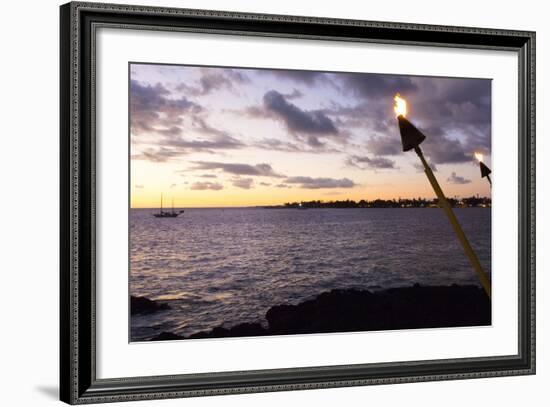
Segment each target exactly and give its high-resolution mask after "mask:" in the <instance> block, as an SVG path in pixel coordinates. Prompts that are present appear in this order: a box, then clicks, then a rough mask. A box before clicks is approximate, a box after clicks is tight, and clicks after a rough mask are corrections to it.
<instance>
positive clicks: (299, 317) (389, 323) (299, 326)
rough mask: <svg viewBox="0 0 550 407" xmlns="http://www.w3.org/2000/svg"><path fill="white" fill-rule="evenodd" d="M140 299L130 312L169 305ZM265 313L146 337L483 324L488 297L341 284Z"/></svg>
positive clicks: (463, 291)
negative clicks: (208, 327) (249, 320)
mask: <svg viewBox="0 0 550 407" xmlns="http://www.w3.org/2000/svg"><path fill="white" fill-rule="evenodd" d="M138 298H139V300H137V299H138ZM143 299H144V297H132V299H131V312H132V315H135V314H138V313H149V312H157V311H159V310H162V309H166V307H168V306H167V305H166V304H158V303H156V302H155V301H151V300H148V299H146V298H145V300H147V301H144V300H143ZM134 304H135V306H134ZM265 319H266V320H267V327H266V326H264V325H262V324H261V323H260V322H255V323H242V324H238V325H235V326H232V327H225V326H223V325H222V326H218V327H215V328H213V329H211V330H209V331H201V332H196V333H194V334H191V335H188V336H181V335H178V334H175V333H173V332H162V333H160V334H159V335H157V336H155V337H154V338H151V339H150V340H152V341H163V340H179V339H200V338H229V337H246V336H265V335H291V334H309V333H329V332H354V331H380V330H395V329H413V328H443V327H461V326H483V325H490V324H491V302H490V300H489V299H488V297H487V296H486V295H485V293H484V292H483V290H482V289H481V288H480V287H478V286H475V285H463V286H459V285H451V286H420V285H418V284H415V285H414V286H411V287H400V288H390V289H386V290H380V291H368V290H358V289H345V290H332V291H329V292H324V293H322V294H320V295H318V296H317V297H315V298H313V299H311V300H307V301H304V302H301V303H299V304H296V305H288V304H285V305H276V306H273V307H271V308H270V309H269V310H268V311H267V313H266V316H265Z"/></svg>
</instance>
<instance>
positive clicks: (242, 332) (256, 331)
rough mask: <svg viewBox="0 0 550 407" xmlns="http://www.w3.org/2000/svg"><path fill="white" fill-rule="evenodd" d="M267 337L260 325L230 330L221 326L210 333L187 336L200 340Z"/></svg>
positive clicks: (237, 327)
mask: <svg viewBox="0 0 550 407" xmlns="http://www.w3.org/2000/svg"><path fill="white" fill-rule="evenodd" d="M263 335H269V333H268V331H267V330H266V329H265V328H264V327H263V326H262V325H261V324H260V323H252V324H251V323H248V322H245V323H243V324H238V325H235V326H233V327H231V328H224V327H221V326H218V327H215V328H213V329H212V330H210V331H201V332H197V333H194V334H191V335H189V336H188V337H187V338H188V339H201V338H231V337H243V336H263Z"/></svg>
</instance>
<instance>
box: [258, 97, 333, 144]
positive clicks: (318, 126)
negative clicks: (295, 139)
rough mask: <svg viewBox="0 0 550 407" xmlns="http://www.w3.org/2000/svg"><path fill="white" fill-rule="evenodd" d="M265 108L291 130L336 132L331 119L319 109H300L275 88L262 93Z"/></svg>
mask: <svg viewBox="0 0 550 407" xmlns="http://www.w3.org/2000/svg"><path fill="white" fill-rule="evenodd" d="M264 106H265V108H266V109H267V110H268V111H270V112H272V113H274V114H275V115H276V116H278V117H279V118H280V119H282V120H283V122H284V123H285V124H286V126H287V128H288V130H289V131H291V132H297V133H311V134H337V133H338V130H337V129H336V127H335V126H334V123H333V121H332V120H331V119H330V118H329V117H328V116H326V115H325V114H324V113H323V112H322V111H320V110H309V111H308V110H302V109H300V108H299V107H298V106H296V105H294V104H292V103H289V102H287V100H286V99H285V97H284V96H283V95H282V94H281V93H279V92H277V91H276V90H270V91H269V92H267V93H266V94H265V95H264Z"/></svg>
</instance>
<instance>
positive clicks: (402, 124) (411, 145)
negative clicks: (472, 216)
mask: <svg viewBox="0 0 550 407" xmlns="http://www.w3.org/2000/svg"><path fill="white" fill-rule="evenodd" d="M394 100H395V112H396V114H397V121H398V123H399V130H400V133H401V141H402V143H403V151H409V150H412V149H414V151H415V152H416V154H417V155H418V157H419V158H420V161H422V165H423V166H424V172H425V173H426V176H427V177H428V180H429V181H430V184H431V185H432V188H433V190H434V192H435V194H436V195H437V198H438V200H439V206H440V207H441V209H443V212H445V215H447V218H448V219H449V222H450V223H451V226H452V227H453V230H454V232H455V234H456V237H457V238H458V241H459V242H460V244H461V245H462V248H463V249H464V253H465V254H466V257H468V259H469V260H470V263H471V264H472V266H473V268H474V270H475V272H476V274H477V276H478V278H479V281H480V283H481V286H482V287H483V289H484V290H485V293H486V294H487V296H488V297H489V298H491V283H490V281H489V278H488V277H487V275H486V274H485V272H484V271H483V268H482V267H481V263H480V262H479V259H478V258H477V255H476V253H475V252H474V249H473V248H472V246H471V245H470V242H469V241H468V238H467V237H466V235H465V234H464V231H463V230H462V227H461V226H460V223H458V219H457V218H456V215H455V213H454V212H453V209H452V208H451V205H450V204H449V201H448V200H447V198H446V197H445V194H444V193H443V190H442V189H441V187H440V186H439V183H438V182H437V179H436V178H435V175H434V173H433V171H432V169H431V167H430V166H429V165H428V162H427V161H426V158H425V157H424V154H423V153H422V150H421V149H420V143H422V142H423V141H424V139H425V138H426V136H425V135H424V134H423V133H422V132H421V131H420V130H418V129H417V128H416V127H415V126H414V125H413V124H412V123H411V122H409V121H408V120H407V119H406V118H405V115H406V114H407V103H406V101H405V100H404V99H402V98H401V97H400V96H399V95H395V98H394Z"/></svg>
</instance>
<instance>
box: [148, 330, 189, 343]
mask: <svg viewBox="0 0 550 407" xmlns="http://www.w3.org/2000/svg"><path fill="white" fill-rule="evenodd" d="M178 339H185V337H183V336H180V335H176V334H174V333H172V332H161V333H160V334H158V335H157V336H155V337H153V338H151V339H149V340H150V341H175V340H178Z"/></svg>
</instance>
